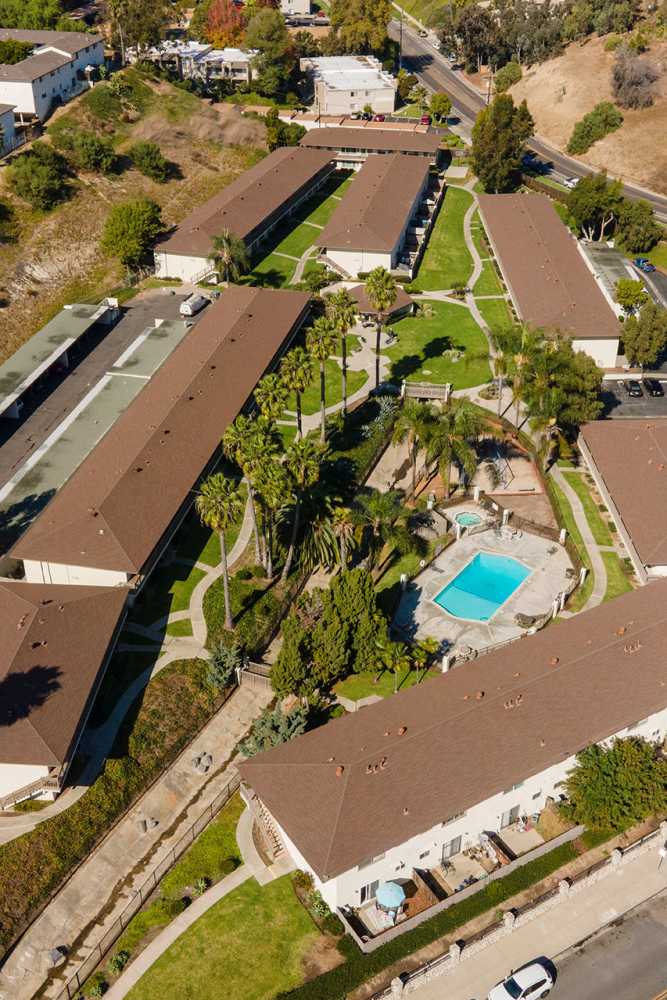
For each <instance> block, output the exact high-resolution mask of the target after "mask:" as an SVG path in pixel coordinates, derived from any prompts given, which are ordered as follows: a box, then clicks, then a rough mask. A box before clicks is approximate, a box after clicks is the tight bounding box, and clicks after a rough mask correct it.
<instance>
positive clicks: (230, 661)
mask: <svg viewBox="0 0 667 1000" xmlns="http://www.w3.org/2000/svg"><path fill="white" fill-rule="evenodd" d="M242 662H243V660H242V657H241V650H240V648H239V646H238V645H237V643H233V644H232V645H231V646H228V645H227V644H226V643H224V642H218V643H216V645H215V646H214V647H213V649H212V650H211V657H210V659H209V661H208V682H209V684H210V685H211V687H213V688H219V689H223V688H226V687H229V685H230V684H231V683H232V681H233V679H234V676H235V674H236V671H237V670H238V668H239V667H240V666H241V664H242Z"/></svg>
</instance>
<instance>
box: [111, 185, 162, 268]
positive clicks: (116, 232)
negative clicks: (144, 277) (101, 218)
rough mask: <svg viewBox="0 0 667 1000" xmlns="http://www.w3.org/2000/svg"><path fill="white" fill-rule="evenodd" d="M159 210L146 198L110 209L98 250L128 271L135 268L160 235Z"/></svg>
mask: <svg viewBox="0 0 667 1000" xmlns="http://www.w3.org/2000/svg"><path fill="white" fill-rule="evenodd" d="M162 228H163V225H162V214H161V212H160V206H159V205H156V204H155V202H154V201H151V200H150V199H149V198H136V199H133V200H132V201H125V202H122V203H121V204H119V205H114V207H113V208H112V209H111V211H110V212H109V214H108V216H107V221H106V223H105V225H104V231H103V233H102V241H101V246H102V250H103V251H104V253H106V254H108V255H109V256H110V257H118V258H119V259H120V261H121V263H122V264H124V265H125V266H126V267H128V268H133V267H137V266H138V265H139V263H140V262H141V259H142V258H143V257H144V255H145V254H146V252H147V250H148V249H149V247H150V246H151V245H152V244H153V243H154V242H155V240H156V239H157V237H158V236H159V234H160V233H161V232H162Z"/></svg>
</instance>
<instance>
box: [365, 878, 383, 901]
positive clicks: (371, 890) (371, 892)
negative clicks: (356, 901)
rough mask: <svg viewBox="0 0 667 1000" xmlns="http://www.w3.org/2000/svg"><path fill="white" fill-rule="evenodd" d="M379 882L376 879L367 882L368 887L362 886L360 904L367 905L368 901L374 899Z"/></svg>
mask: <svg viewBox="0 0 667 1000" xmlns="http://www.w3.org/2000/svg"><path fill="white" fill-rule="evenodd" d="M379 884H380V880H379V879H376V880H375V881H374V882H369V883H368V885H362V887H361V903H362V905H363V904H364V903H367V902H368V900H369V899H375V893H376V892H377V891H378V886H379Z"/></svg>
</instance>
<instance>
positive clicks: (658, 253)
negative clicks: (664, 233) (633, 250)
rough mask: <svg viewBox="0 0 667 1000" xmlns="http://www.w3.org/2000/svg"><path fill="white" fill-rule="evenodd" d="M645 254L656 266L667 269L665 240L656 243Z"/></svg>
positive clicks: (666, 244) (666, 245) (666, 243)
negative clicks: (655, 245)
mask: <svg viewBox="0 0 667 1000" xmlns="http://www.w3.org/2000/svg"><path fill="white" fill-rule="evenodd" d="M646 256H647V257H648V258H649V260H650V261H651V262H652V263H653V264H655V266H656V267H659V268H660V269H661V270H663V271H667V242H662V243H658V245H657V247H653V249H652V250H651V251H650V252H649V253H648V254H647V255H646Z"/></svg>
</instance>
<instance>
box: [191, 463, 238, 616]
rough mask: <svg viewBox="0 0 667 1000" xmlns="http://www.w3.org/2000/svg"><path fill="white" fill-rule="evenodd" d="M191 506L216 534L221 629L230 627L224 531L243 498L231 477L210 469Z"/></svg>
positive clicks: (233, 517) (203, 522)
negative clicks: (222, 612)
mask: <svg viewBox="0 0 667 1000" xmlns="http://www.w3.org/2000/svg"><path fill="white" fill-rule="evenodd" d="M195 508H196V510H197V513H198V514H199V520H200V521H201V523H202V524H205V525H206V527H207V528H210V529H211V531H217V532H218V535H219V536H220V561H221V563H222V586H223V591H224V596H225V628H226V629H227V630H228V631H229V632H231V630H232V629H233V628H234V621H233V619H232V607H231V603H230V600H229V570H228V568H227V544H226V542H225V531H226V530H227V529H228V528H231V526H232V525H233V524H235V522H236V521H238V519H239V517H240V516H241V512H242V510H243V499H242V497H241V494H240V493H239V491H238V489H237V487H236V483H235V482H234V480H233V479H228V478H227V476H225V475H223V474H222V472H214V473H213V475H212V476H209V477H208V479H206V480H204V482H203V483H202V484H201V486H200V488H199V492H198V493H197V496H196V497H195Z"/></svg>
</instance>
